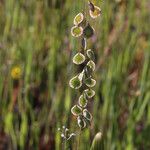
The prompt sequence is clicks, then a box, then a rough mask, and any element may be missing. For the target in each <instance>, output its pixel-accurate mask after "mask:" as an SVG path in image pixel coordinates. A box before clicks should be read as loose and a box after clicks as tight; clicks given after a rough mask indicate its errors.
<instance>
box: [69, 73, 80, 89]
mask: <svg viewBox="0 0 150 150" xmlns="http://www.w3.org/2000/svg"><path fill="white" fill-rule="evenodd" d="M69 85H70V87H71V88H73V89H79V88H80V87H81V86H82V82H81V81H80V79H79V77H78V75H77V76H75V77H73V78H72V79H71V80H70V81H69Z"/></svg>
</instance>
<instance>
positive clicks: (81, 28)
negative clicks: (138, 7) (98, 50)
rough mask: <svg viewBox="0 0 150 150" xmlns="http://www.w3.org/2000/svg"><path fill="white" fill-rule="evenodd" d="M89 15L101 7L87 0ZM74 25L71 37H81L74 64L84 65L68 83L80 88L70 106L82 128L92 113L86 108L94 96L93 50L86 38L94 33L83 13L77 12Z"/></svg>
mask: <svg viewBox="0 0 150 150" xmlns="http://www.w3.org/2000/svg"><path fill="white" fill-rule="evenodd" d="M88 6H89V7H88V8H89V15H90V17H91V18H93V19H95V18H97V17H98V16H100V14H101V9H100V8H99V7H98V6H95V5H94V4H93V3H92V2H90V1H89V2H88ZM73 24H74V26H73V27H72V28H71V34H72V36H73V37H76V38H77V37H81V47H82V48H81V50H80V51H78V52H77V54H75V56H74V57H73V63H74V64H75V65H78V66H80V65H82V66H84V67H83V69H82V71H81V72H79V73H77V74H76V75H75V76H74V77H72V79H70V81H69V85H70V87H71V88H73V89H76V90H78V89H80V91H81V93H80V96H79V98H78V103H77V104H76V105H74V106H73V107H72V108H71V112H72V114H73V115H74V116H75V117H76V119H77V123H78V126H79V127H80V129H84V128H85V127H88V125H90V123H91V120H92V115H91V113H90V112H89V111H88V109H87V105H88V102H89V101H90V100H91V99H92V98H93V97H94V95H95V91H94V90H93V87H94V86H95V85H96V80H95V79H94V78H93V72H94V70H95V55H94V51H93V50H92V49H90V48H87V40H88V39H90V38H91V37H92V36H93V35H94V32H95V30H94V28H93V27H92V26H91V25H90V23H89V22H88V20H87V19H86V16H85V14H83V13H81V12H80V13H79V14H77V15H76V16H75V18H74V21H73Z"/></svg>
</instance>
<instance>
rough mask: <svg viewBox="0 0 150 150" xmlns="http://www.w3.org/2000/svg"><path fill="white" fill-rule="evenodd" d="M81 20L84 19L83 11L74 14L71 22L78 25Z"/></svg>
mask: <svg viewBox="0 0 150 150" xmlns="http://www.w3.org/2000/svg"><path fill="white" fill-rule="evenodd" d="M83 20H84V15H83V13H79V14H77V15H76V16H75V18H74V21H73V23H74V25H76V26H78V25H80V24H81V23H82V22H83Z"/></svg>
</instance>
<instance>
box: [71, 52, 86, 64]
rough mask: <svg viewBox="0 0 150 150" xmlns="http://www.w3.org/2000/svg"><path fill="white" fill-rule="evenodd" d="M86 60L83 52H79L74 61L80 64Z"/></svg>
mask: <svg viewBox="0 0 150 150" xmlns="http://www.w3.org/2000/svg"><path fill="white" fill-rule="evenodd" d="M84 61H85V56H84V55H83V54H82V53H80V52H79V53H77V54H76V55H75V56H74V57H73V63H74V64H76V65H80V64H82V63H83V62H84Z"/></svg>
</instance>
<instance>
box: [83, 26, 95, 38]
mask: <svg viewBox="0 0 150 150" xmlns="http://www.w3.org/2000/svg"><path fill="white" fill-rule="evenodd" d="M83 35H84V37H86V38H90V37H92V36H93V35H94V28H93V27H91V26H90V24H89V23H88V24H87V26H86V27H85V28H84V29H83Z"/></svg>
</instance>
